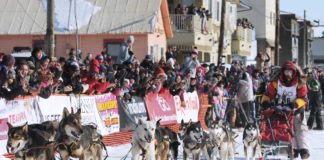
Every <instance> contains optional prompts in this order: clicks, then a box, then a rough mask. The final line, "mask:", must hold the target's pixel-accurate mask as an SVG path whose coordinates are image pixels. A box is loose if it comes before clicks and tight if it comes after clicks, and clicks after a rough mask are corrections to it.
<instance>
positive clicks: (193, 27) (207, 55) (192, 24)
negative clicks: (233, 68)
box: [168, 0, 247, 63]
mask: <svg viewBox="0 0 324 160" xmlns="http://www.w3.org/2000/svg"><path fill="white" fill-rule="evenodd" d="M168 2H169V10H170V12H171V22H172V24H173V32H174V37H173V38H172V39H170V40H169V41H168V45H170V46H176V47H177V48H178V52H180V54H178V55H181V56H182V57H181V58H179V59H180V60H181V59H183V56H187V55H189V54H190V52H191V50H192V48H193V47H197V48H198V52H199V53H198V58H199V60H200V61H201V62H205V63H217V62H218V45H219V36H220V21H221V6H222V0H168ZM225 6H226V12H225V21H224V24H225V27H224V48H223V54H222V55H223V57H224V58H225V63H231V61H232V53H233V50H232V49H233V47H232V45H233V41H232V37H233V34H234V32H235V31H236V29H237V8H238V6H240V1H239V0H227V1H226V5H225ZM183 9H184V10H185V11H184V12H183V11H181V10H183ZM179 10H180V12H179ZM196 10H199V11H201V10H208V11H209V12H208V13H209V16H208V18H207V21H206V22H204V19H203V16H202V15H201V12H199V13H196V12H195V11H196ZM204 23H205V25H204ZM204 26H206V30H207V32H204V30H205V28H204ZM246 36H247V35H246Z"/></svg>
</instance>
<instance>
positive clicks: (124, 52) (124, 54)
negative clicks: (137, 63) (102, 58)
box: [116, 36, 135, 64]
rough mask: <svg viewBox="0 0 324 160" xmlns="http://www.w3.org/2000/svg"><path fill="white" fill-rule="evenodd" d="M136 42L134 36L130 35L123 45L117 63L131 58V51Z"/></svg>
mask: <svg viewBox="0 0 324 160" xmlns="http://www.w3.org/2000/svg"><path fill="white" fill-rule="evenodd" d="M134 42H135V38H134V36H129V37H128V39H127V41H126V42H125V43H123V44H122V45H121V48H120V54H118V57H117V61H116V64H123V63H124V62H125V61H127V60H128V59H129V56H130V55H129V51H132V45H133V44H134Z"/></svg>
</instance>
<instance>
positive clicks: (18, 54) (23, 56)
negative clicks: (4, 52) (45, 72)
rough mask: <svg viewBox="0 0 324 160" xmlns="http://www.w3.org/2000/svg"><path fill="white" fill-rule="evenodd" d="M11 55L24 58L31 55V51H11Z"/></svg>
mask: <svg viewBox="0 0 324 160" xmlns="http://www.w3.org/2000/svg"><path fill="white" fill-rule="evenodd" d="M11 55H12V56H13V57H16V58H26V57H30V56H31V52H30V51H27V52H15V53H11Z"/></svg>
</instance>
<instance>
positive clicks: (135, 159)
mask: <svg viewBox="0 0 324 160" xmlns="http://www.w3.org/2000/svg"><path fill="white" fill-rule="evenodd" d="M206 124H207V126H208V131H204V130H203V128H202V126H201V124H200V122H199V121H198V122H191V121H189V122H187V123H185V122H184V121H183V120H182V121H181V123H180V126H179V133H178V137H177V134H176V133H175V132H173V131H172V130H171V129H170V128H168V127H161V126H160V120H159V121H157V122H156V123H155V122H153V121H144V120H141V119H139V121H138V124H137V127H136V129H135V130H134V132H133V139H132V148H131V150H130V151H131V153H132V160H144V159H145V160H168V159H174V160H176V159H178V158H179V157H178V146H179V145H181V144H182V148H183V159H184V160H186V159H189V158H191V159H193V160H199V159H206V160H216V159H220V160H233V159H234V156H235V143H236V142H235V140H234V139H235V138H236V137H237V135H236V134H235V133H234V132H233V131H232V130H231V128H230V127H229V125H226V123H224V122H223V120H212V119H210V120H207V123H206ZM260 138H261V137H260V132H259V129H258V125H257V123H254V122H250V123H248V124H247V125H246V127H245V128H244V131H243V144H244V154H245V157H246V159H250V158H255V157H262V154H261V139H260ZM179 140H180V141H181V143H180V142H179ZM250 152H251V153H252V155H250V154H249V153H250Z"/></svg>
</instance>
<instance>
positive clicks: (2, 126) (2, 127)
mask: <svg viewBox="0 0 324 160" xmlns="http://www.w3.org/2000/svg"><path fill="white" fill-rule="evenodd" d="M7 122H8V118H0V140H5V139H7V138H8V134H7V133H8V129H9V128H8V125H7Z"/></svg>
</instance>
